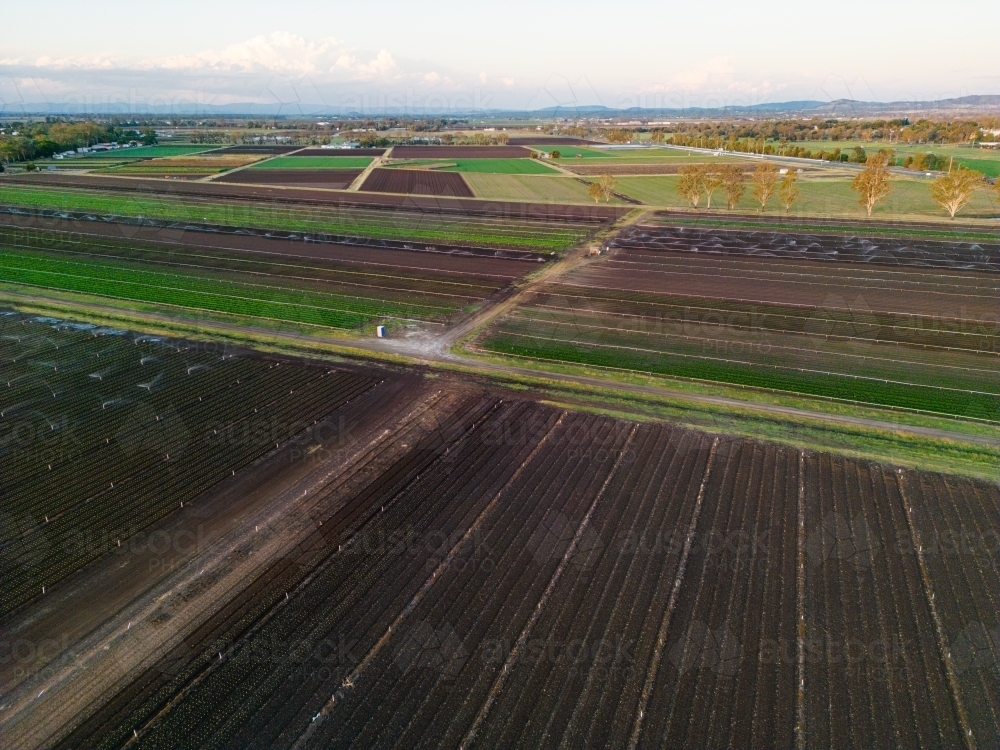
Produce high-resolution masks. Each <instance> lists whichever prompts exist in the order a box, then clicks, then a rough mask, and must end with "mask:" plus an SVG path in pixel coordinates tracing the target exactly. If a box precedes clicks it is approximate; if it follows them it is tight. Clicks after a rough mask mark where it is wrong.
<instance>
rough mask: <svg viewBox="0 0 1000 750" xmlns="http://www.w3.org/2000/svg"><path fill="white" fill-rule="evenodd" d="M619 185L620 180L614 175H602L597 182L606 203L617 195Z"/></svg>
mask: <svg viewBox="0 0 1000 750" xmlns="http://www.w3.org/2000/svg"><path fill="white" fill-rule="evenodd" d="M617 184H618V180H616V179H615V176H614V175H612V174H602V175H601V176H600V178H599V179H598V181H597V185H598V187H599V188H600V189H601V195H602V196H603V197H604V202H605V203H607V202H609V201H610V200H611V196H613V195H614V194H615V186H616V185H617Z"/></svg>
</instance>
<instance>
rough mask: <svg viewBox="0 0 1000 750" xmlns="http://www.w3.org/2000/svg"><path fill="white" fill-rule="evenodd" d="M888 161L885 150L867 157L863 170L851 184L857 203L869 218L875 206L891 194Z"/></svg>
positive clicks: (888, 157) (887, 154)
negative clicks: (856, 196) (856, 195)
mask: <svg viewBox="0 0 1000 750" xmlns="http://www.w3.org/2000/svg"><path fill="white" fill-rule="evenodd" d="M889 159H890V153H889V152H888V151H885V150H882V151H879V152H878V153H877V154H875V155H874V156H869V157H868V161H867V162H865V168H864V169H863V170H861V172H860V174H858V176H857V177H855V178H854V181H853V182H852V183H851V189H852V190H853V191H854V192H856V193H857V194H858V203H859V204H860V205H861V206H863V207H864V208H865V210H866V211H867V212H868V216H869V217H871V215H872V209H873V208H875V204H876V203H879V202H881V201H883V200H885V199H886V198H887V197H888V195H889V193H891V192H892V182H891V180H890V175H889Z"/></svg>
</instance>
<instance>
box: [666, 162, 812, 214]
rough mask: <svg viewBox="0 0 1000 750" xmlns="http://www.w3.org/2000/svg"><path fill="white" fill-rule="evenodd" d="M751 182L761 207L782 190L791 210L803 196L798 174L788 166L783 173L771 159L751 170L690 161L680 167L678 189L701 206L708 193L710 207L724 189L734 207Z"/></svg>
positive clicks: (783, 197)
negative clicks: (713, 199)
mask: <svg viewBox="0 0 1000 750" xmlns="http://www.w3.org/2000/svg"><path fill="white" fill-rule="evenodd" d="M748 181H749V183H750V185H751V194H752V195H753V198H754V200H756V201H757V202H758V203H760V210H761V211H763V210H764V209H765V208H766V207H767V203H768V201H770V200H771V197H772V196H773V195H775V193H777V194H778V197H779V199H780V201H781V204H782V207H783V208H784V210H785V211H788V210H789V209H790V208H791V207H792V205H793V204H794V203H795V202H796V201H797V200H798V199H799V195H800V190H799V186H798V174H797V173H796V172H794V171H792V170H788V171H787V172H786V173H785V174H784V175H782V174H781V173H780V172H779V171H778V168H777V167H775V166H774V165H773V164H771V163H770V162H761V163H760V164H758V165H757V168H756V169H755V170H754V171H753V172H752V173H751V174H749V175H748V174H747V173H746V172H745V171H744V170H743V169H742V168H741V167H740V166H739V165H738V164H723V165H721V166H719V167H711V166H708V165H706V164H688V165H685V166H683V167H681V169H680V179H679V180H678V181H677V192H678V193H679V194H680V195H681V197H683V198H684V199H685V200H686V201H688V202H689V203H690V204H691V206H692V207H693V208H697V207H698V204H699V203H701V198H702V196H703V195H704V197H705V204H706V207H707V208H711V207H712V197H713V196H714V195H715V193H716V192H719V191H722V194H723V195H724V196H725V198H726V204H727V205H728V206H729V208H730V209H733V208H736V205H737V204H738V203H739V202H740V201H741V200H742V199H743V196H744V194H745V193H746V189H747V182H748Z"/></svg>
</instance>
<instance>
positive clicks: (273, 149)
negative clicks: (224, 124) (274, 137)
mask: <svg viewBox="0 0 1000 750" xmlns="http://www.w3.org/2000/svg"><path fill="white" fill-rule="evenodd" d="M300 148H302V146H220V147H219V148H218V149H217V150H215V151H205V152H204V155H205V156H216V155H218V154H260V155H263V156H271V155H275V154H287V153H288V152H290V151H298V150H299V149H300Z"/></svg>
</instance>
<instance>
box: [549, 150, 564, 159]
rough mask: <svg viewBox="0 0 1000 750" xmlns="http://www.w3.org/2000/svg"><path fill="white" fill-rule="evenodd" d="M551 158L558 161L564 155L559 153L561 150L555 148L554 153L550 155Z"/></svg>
mask: <svg viewBox="0 0 1000 750" xmlns="http://www.w3.org/2000/svg"><path fill="white" fill-rule="evenodd" d="M549 156H551V157H552V158H553V159H558V158H559V157H560V156H562V154H561V153H559V149H557V148H554V149H552V153H551V154H549Z"/></svg>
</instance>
